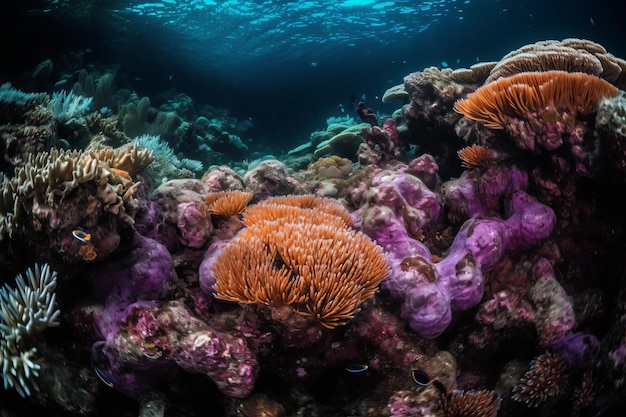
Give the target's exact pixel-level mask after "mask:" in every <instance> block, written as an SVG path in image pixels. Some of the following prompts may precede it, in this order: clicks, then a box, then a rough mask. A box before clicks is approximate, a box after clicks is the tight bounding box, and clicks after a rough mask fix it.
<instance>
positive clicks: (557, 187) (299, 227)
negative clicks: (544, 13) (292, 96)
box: [0, 39, 626, 417]
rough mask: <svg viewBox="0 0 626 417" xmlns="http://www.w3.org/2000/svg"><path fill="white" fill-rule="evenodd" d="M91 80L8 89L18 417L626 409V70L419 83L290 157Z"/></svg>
mask: <svg viewBox="0 0 626 417" xmlns="http://www.w3.org/2000/svg"><path fill="white" fill-rule="evenodd" d="M81 68H82V67H81V63H80V62H78V63H76V66H75V68H73V70H72V71H71V73H68V74H65V75H64V78H63V83H61V84H59V85H58V86H57V88H55V91H57V93H56V94H54V93H52V92H50V93H25V92H22V91H20V90H17V89H15V88H13V87H11V86H10V85H3V86H2V87H0V139H1V140H0V151H1V153H2V154H3V157H4V158H3V162H2V164H3V165H2V173H1V174H0V191H1V192H2V194H1V196H0V262H1V263H2V272H3V276H2V277H1V278H2V285H3V286H2V288H1V289H0V333H1V334H2V336H3V337H2V339H0V362H1V363H2V368H1V369H2V375H3V380H4V387H5V388H6V389H7V392H6V393H4V394H5V395H3V400H2V405H0V414H3V415H4V414H7V415H20V414H22V413H26V411H31V410H34V412H35V413H37V412H39V413H41V411H42V410H45V411H46V412H51V413H52V414H54V415H72V416H82V417H91V416H99V415H104V414H111V415H130V414H136V413H137V412H139V413H140V414H141V415H147V414H151V413H152V415H156V414H160V415H169V414H172V413H175V414H177V415H181V416H195V415H205V414H207V413H209V414H211V415H216V416H236V415H243V416H255V417H256V416H261V415H266V416H306V415H308V416H314V415H323V416H329V417H338V416H345V415H361V416H426V415H429V416H448V417H452V416H458V417H460V416H468V415H472V416H480V417H495V416H501V417H504V416H519V415H525V414H528V412H529V411H533V412H534V413H535V414H537V415H542V416H547V415H571V416H575V417H582V416H596V415H597V416H599V415H616V413H617V412H619V411H621V410H622V409H623V408H624V406H625V405H626V404H625V403H624V398H626V395H624V394H625V393H626V385H625V384H624V377H623V376H624V371H625V369H626V339H625V338H624V334H625V332H626V307H625V306H626V301H625V300H626V284H625V281H624V279H623V271H624V270H625V269H626V265H625V262H626V259H625V258H624V256H623V254H624V251H625V249H626V247H625V244H624V242H625V241H626V240H625V234H626V224H625V219H624V216H623V212H622V211H623V210H622V209H621V205H620V204H618V203H616V202H615V196H616V195H621V194H623V193H624V192H626V180H625V179H624V173H625V172H626V157H625V155H626V153H625V152H626V151H625V149H626V140H625V133H624V132H626V127H625V126H626V111H625V108H626V105H625V102H624V100H625V95H624V94H625V93H624V92H623V91H620V90H618V89H619V88H623V81H624V71H623V69H624V68H625V67H624V62H623V60H621V59H619V58H617V57H614V56H612V55H611V54H610V53H609V52H607V51H606V50H605V49H604V48H603V47H602V46H601V45H598V44H596V43H594V42H591V41H587V40H582V39H565V40H563V41H542V42H538V43H535V44H531V45H527V46H524V47H522V48H520V49H518V50H515V51H512V52H511V53H510V54H508V55H506V56H505V57H503V59H502V60H500V61H498V62H487V63H478V64H475V65H473V66H472V67H471V68H468V69H455V70H453V69H451V68H443V69H439V68H435V67H429V68H425V69H424V70H422V71H416V72H413V73H411V74H408V75H407V76H406V77H405V79H404V83H403V84H402V85H401V86H395V87H392V88H391V89H389V90H388V91H387V92H386V93H385V95H384V97H383V101H385V102H386V103H391V102H398V103H399V106H401V108H398V109H397V110H396V111H394V112H393V113H392V115H390V116H383V115H381V114H379V113H377V112H375V111H374V110H371V109H367V108H365V105H363V106H361V109H360V111H361V114H360V117H362V120H364V121H365V122H364V123H359V122H358V121H355V120H354V119H353V118H352V117H351V116H349V115H346V116H345V117H340V118H329V119H328V120H327V121H326V127H325V128H323V129H322V130H319V131H316V132H313V133H311V134H310V135H309V140H308V141H306V143H304V144H303V145H301V146H298V147H297V148H295V149H293V150H292V151H290V152H282V151H283V150H281V152H276V153H273V152H269V151H267V150H266V149H261V148H260V147H258V144H256V143H255V141H248V140H247V139H246V138H245V137H244V136H243V134H244V132H246V130H247V129H248V128H250V127H251V123H250V121H249V120H247V121H239V120H237V119H236V118H234V117H232V116H231V115H230V114H229V113H228V111H226V110H220V109H217V108H214V107H211V106H203V105H200V104H198V103H195V102H194V100H193V99H191V97H189V96H187V95H185V94H183V93H178V92H175V91H168V92H165V93H164V94H163V97H160V98H159V99H156V98H153V99H151V98H148V97H141V98H140V96H139V95H137V94H136V93H134V92H133V91H131V90H126V89H124V88H120V89H118V88H117V85H116V84H117V83H118V82H120V83H121V82H122V81H123V78H122V77H120V76H119V75H120V74H119V73H117V72H116V71H115V70H112V69H104V70H100V69H93V68H89V69H85V68H83V69H81ZM55 71H56V63H55V69H51V63H50V62H42V64H41V65H40V67H39V68H38V69H37V70H36V71H35V72H36V78H35V79H33V82H35V83H37V84H38V85H47V83H48V82H50V81H51V77H53V76H54V75H53V74H55ZM33 75H34V74H33ZM71 85H73V88H72V89H71V92H69V90H66V91H67V92H60V91H62V88H63V87H64V86H71ZM90 99H91V101H90ZM363 100H364V99H363ZM159 101H161V102H162V103H161V104H157V103H158V102H159ZM153 104H154V107H153ZM100 106H106V107H107V108H100ZM93 107H98V108H99V110H97V111H92V112H91V113H89V109H91V108H93ZM355 116H359V114H356V115H355ZM157 135H158V136H157ZM273 155H276V156H273ZM248 157H250V160H249V159H247V158H248ZM205 168H208V169H206V170H205ZM32 264H35V267H34V268H32V269H28V270H27V272H26V275H25V277H26V278H23V277H22V276H21V275H19V272H20V271H24V270H26V268H27V267H28V266H29V265H32ZM42 264H43V265H44V266H43V267H39V266H37V265H42ZM53 269H54V271H58V273H59V277H62V278H59V279H57V275H56V273H55V272H53ZM14 275H17V278H16V281H15V285H13V284H12V283H11V282H8V280H7V279H5V277H9V276H14ZM5 281H7V282H5ZM59 311H63V315H62V316H61V315H60V313H59ZM51 327H54V328H51ZM5 398H6V401H5ZM50 410H51V411H50Z"/></svg>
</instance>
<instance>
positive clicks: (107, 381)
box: [93, 366, 114, 388]
mask: <svg viewBox="0 0 626 417" xmlns="http://www.w3.org/2000/svg"><path fill="white" fill-rule="evenodd" d="M93 370H94V372H95V373H96V375H97V376H98V379H100V381H102V383H103V384H104V385H106V386H107V387H109V388H113V385H114V384H113V382H112V381H111V380H110V379H109V377H108V376H107V374H106V373H105V372H104V371H103V370H102V369H100V368H98V367H97V366H94V367H93Z"/></svg>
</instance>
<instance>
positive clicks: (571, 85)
mask: <svg viewBox="0 0 626 417" xmlns="http://www.w3.org/2000/svg"><path fill="white" fill-rule="evenodd" d="M618 93H619V90H618V89H617V88H615V87H614V86H612V85H611V84H609V83H608V82H606V81H604V80H602V79H601V78H598V77H596V76H593V75H588V74H583V73H568V72H565V71H546V72H527V73H521V74H516V75H513V76H510V77H505V78H500V79H498V80H497V81H494V82H491V83H489V84H486V85H484V86H483V87H481V88H479V89H478V90H476V91H475V92H473V93H471V94H469V95H468V96H467V98H465V99H462V100H459V101H457V102H456V103H455V105H454V110H456V111H457V112H459V113H461V114H463V115H464V116H466V117H468V118H470V119H472V120H476V121H479V122H481V123H483V124H484V125H485V126H486V127H489V128H492V129H503V128H504V126H505V124H506V123H507V117H514V118H521V117H524V115H525V114H526V113H530V112H536V111H539V110H541V109H544V108H546V107H548V106H549V107H552V108H555V109H566V110H569V111H570V112H571V113H573V114H581V115H588V114H590V113H591V112H593V110H594V109H595V107H596V106H597V105H598V102H599V101H600V100H601V99H602V98H603V97H615V96H616V95H617V94H618Z"/></svg>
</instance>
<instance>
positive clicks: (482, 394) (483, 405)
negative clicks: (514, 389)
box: [445, 390, 502, 417]
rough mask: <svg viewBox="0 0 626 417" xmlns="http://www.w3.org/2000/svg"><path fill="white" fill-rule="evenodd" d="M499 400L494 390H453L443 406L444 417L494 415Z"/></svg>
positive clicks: (498, 405) (497, 408)
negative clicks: (444, 410)
mask: <svg viewBox="0 0 626 417" xmlns="http://www.w3.org/2000/svg"><path fill="white" fill-rule="evenodd" d="M501 402H502V399H501V398H500V396H499V395H498V394H497V393H496V392H494V391H489V390H479V391H475V390H469V391H454V392H452V394H451V395H450V398H449V399H448V401H447V404H446V407H445V409H446V417H496V416H497V415H498V410H499V409H500V403H501Z"/></svg>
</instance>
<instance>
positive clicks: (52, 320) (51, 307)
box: [0, 264, 61, 397]
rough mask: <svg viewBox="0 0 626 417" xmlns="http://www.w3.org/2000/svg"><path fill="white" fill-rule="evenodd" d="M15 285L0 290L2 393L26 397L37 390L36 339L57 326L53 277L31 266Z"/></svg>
mask: <svg viewBox="0 0 626 417" xmlns="http://www.w3.org/2000/svg"><path fill="white" fill-rule="evenodd" d="M15 283H16V288H15V289H13V288H11V287H10V286H9V285H7V284H5V285H4V286H3V287H2V288H0V334H1V335H2V339H0V369H1V371H2V379H3V381H4V389H9V388H13V389H15V390H16V391H17V392H18V393H19V394H20V395H21V396H22V397H27V396H30V395H31V393H32V391H33V390H36V391H38V390H39V387H38V385H37V382H36V380H35V379H36V378H37V377H39V371H40V369H41V365H40V364H39V363H37V358H36V356H37V348H36V347H35V346H34V345H35V341H36V338H37V336H38V335H39V334H40V333H41V332H43V331H44V330H45V329H46V328H48V327H54V326H58V325H59V324H60V322H59V315H60V314H61V313H60V311H59V310H58V309H57V308H56V305H55V302H56V294H55V293H54V290H55V289H56V284H57V273H56V272H54V271H52V269H50V266H49V265H47V264H44V265H42V266H41V267H39V265H37V264H35V266H34V268H33V269H30V268H29V269H28V270H27V271H26V278H24V277H22V275H21V274H20V275H18V276H17V277H16V278H15Z"/></svg>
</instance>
